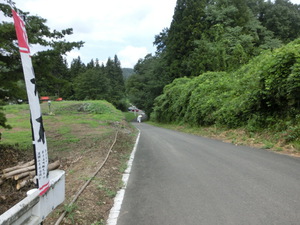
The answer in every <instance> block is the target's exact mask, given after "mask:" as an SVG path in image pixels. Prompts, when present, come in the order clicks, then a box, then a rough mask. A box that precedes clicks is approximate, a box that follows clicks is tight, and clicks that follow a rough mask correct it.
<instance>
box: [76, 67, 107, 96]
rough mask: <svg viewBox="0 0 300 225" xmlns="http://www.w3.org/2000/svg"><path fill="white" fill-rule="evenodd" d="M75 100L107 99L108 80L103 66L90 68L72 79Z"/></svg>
mask: <svg viewBox="0 0 300 225" xmlns="http://www.w3.org/2000/svg"><path fill="white" fill-rule="evenodd" d="M74 91H75V94H74V95H75V99H76V100H88V99H92V100H97V99H108V92H109V80H108V78H107V77H106V74H105V71H104V68H103V67H96V68H90V69H87V70H86V71H84V72H82V73H81V74H79V75H78V76H77V77H76V78H75V79H74Z"/></svg>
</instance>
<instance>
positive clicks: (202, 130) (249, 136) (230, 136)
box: [147, 121, 300, 156]
mask: <svg viewBox="0 0 300 225" xmlns="http://www.w3.org/2000/svg"><path fill="white" fill-rule="evenodd" d="M147 123H149V124H151V125H154V126H159V127H163V128H167V129H172V130H177V131H180V132H184V133H189V134H193V135H198V136H203V137H208V138H214V139H218V140H222V141H224V142H229V143H232V144H235V145H245V146H251V147H257V148H263V149H269V150H272V151H275V152H280V153H283V154H290V155H294V156H300V143H298V142H297V141H294V142H291V143H287V142H286V141H285V140H284V138H283V134H282V133H279V132H272V131H271V130H263V131H261V132H248V131H246V130H245V129H242V128H240V129H227V128H224V127H217V126H211V127H192V126H189V125H178V124H162V123H155V122H153V121H148V122H147Z"/></svg>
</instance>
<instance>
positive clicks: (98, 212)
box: [0, 121, 136, 225]
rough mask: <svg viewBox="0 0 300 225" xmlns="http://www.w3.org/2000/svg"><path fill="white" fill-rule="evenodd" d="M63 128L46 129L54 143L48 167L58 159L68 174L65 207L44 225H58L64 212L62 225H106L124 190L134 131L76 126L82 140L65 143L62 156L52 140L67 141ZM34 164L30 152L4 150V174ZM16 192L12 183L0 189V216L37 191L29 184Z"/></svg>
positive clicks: (0, 165) (0, 162) (0, 154)
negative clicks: (27, 195) (84, 187)
mask: <svg viewBox="0 0 300 225" xmlns="http://www.w3.org/2000/svg"><path fill="white" fill-rule="evenodd" d="M44 122H45V121H44ZM46 123H47V122H46ZM59 126H61V124H59V123H52V124H51V126H49V124H48V125H47V124H46V125H45V127H48V129H47V130H46V136H47V140H50V141H48V154H49V161H50V162H52V161H55V160H58V159H59V160H60V163H61V166H60V168H59V169H61V170H64V171H65V173H66V184H65V186H66V193H65V201H64V203H63V204H61V205H60V206H59V207H57V208H56V209H55V210H54V211H53V212H52V213H51V214H50V215H49V216H48V217H47V218H46V220H45V221H44V222H43V224H44V225H48V224H55V222H56V221H57V219H58V218H59V217H60V215H61V214H62V213H63V211H67V214H66V216H65V218H64V219H63V221H62V223H61V224H80V225H81V224H82V225H85V224H88V225H91V224H93V225H101V224H105V221H106V220H107V217H108V214H109V211H110V209H111V207H112V206H113V199H114V197H115V195H116V193H117V191H118V190H119V189H120V188H121V187H122V186H123V184H122V181H121V177H122V174H123V172H124V170H125V169H126V165H127V164H126V163H127V160H128V158H129V156H130V153H131V151H132V149H133V146H134V143H135V138H136V130H135V129H134V128H133V127H132V126H131V125H130V124H128V123H127V122H125V121H123V122H121V123H118V122H116V123H111V124H103V125H99V127H95V128H93V129H91V128H90V127H89V126H88V125H87V124H73V125H72V126H71V133H72V135H73V136H74V137H77V138H79V139H80V140H79V141H74V142H69V143H66V142H64V146H61V149H62V150H61V151H58V150H57V149H59V148H58V147H57V146H54V145H55V144H52V143H51V139H52V140H53V138H55V140H56V144H57V140H59V139H63V135H61V134H59V133H58V132H57V128H58V127H59ZM116 135H117V136H116ZM115 137H116V140H117V141H116V143H115V145H114V146H113V148H112V151H111V154H110V155H109V158H108V160H107V162H106V163H105V165H104V167H103V168H102V169H101V170H100V171H99V173H98V174H97V175H96V176H95V177H94V178H93V179H92V181H91V183H90V184H89V185H88V186H87V188H86V189H85V190H84V191H83V193H82V194H81V195H80V196H79V198H78V200H77V201H76V202H75V203H74V204H73V205H72V206H69V203H70V202H71V201H72V200H73V198H74V196H75V195H76V194H77V192H78V191H79V189H80V188H81V187H82V186H83V185H84V184H85V182H86V181H87V180H88V179H89V178H91V176H92V174H94V173H95V172H96V170H97V169H98V168H99V166H100V165H101V164H102V163H103V161H104V159H105V158H106V156H107V154H108V152H109V149H110V148H111V146H112V144H113V141H114V139H115ZM53 149H54V150H53ZM66 149H67V150H66ZM32 159H33V152H32V151H25V152H22V151H19V150H18V149H17V147H6V148H4V149H0V171H2V169H4V168H8V167H12V166H15V165H17V164H19V163H20V162H28V161H30V160H32ZM15 186H16V182H15V181H12V180H8V181H5V182H4V183H3V184H2V185H0V215H1V214H2V213H4V212H5V211H6V210H8V209H9V208H11V207H12V206H13V205H15V204H16V203H17V202H19V201H20V200H21V199H23V198H25V197H26V192H27V191H28V190H30V189H32V188H34V187H35V186H34V184H31V185H28V186H26V187H24V188H23V189H21V190H19V191H16V189H15Z"/></svg>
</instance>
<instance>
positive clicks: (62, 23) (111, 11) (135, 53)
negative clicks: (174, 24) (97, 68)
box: [14, 0, 176, 67]
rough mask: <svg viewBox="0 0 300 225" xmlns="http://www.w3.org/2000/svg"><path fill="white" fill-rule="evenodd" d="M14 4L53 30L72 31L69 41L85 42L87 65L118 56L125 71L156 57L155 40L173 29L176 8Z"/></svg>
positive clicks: (38, 0)
mask: <svg viewBox="0 0 300 225" xmlns="http://www.w3.org/2000/svg"><path fill="white" fill-rule="evenodd" d="M14 1H15V2H16V6H17V7H18V8H20V9H21V10H23V11H27V12H30V14H31V15H38V16H41V17H42V18H45V19H47V25H48V26H49V27H50V28H51V29H56V30H61V29H66V28H73V35H70V36H68V37H66V39H67V41H84V42H85V44H84V47H83V48H81V49H80V50H79V51H78V52H79V53H78V54H80V57H81V59H82V60H83V62H84V63H87V62H89V61H90V60H91V59H96V58H98V59H99V60H101V61H107V58H108V57H113V56H114V55H115V54H117V55H118V57H119V59H120V61H121V65H122V66H123V67H125V66H128V67H132V66H133V65H135V64H136V62H137V60H138V59H139V58H144V56H145V55H146V54H148V53H154V48H153V45H152V43H153V41H154V36H155V35H157V34H159V32H160V31H162V29H163V28H165V27H168V26H169V25H170V23H171V20H172V15H173V12H174V7H175V4H176V0H126V1H124V0H112V1H103V0H85V1H78V0H51V1H49V0H14ZM29 41H30V40H29ZM133 46H135V47H133ZM128 49H131V50H128ZM126 51H127V52H126ZM72 52H74V51H72ZM124 52H125V53H124ZM74 54H75V53H70V54H68V58H69V57H72V56H73V55H74ZM120 54H123V55H122V56H121V55H120ZM142 54H144V55H142ZM74 56H76V57H77V56H78V55H76V54H75V55H74ZM133 60H135V61H133ZM68 61H69V60H68Z"/></svg>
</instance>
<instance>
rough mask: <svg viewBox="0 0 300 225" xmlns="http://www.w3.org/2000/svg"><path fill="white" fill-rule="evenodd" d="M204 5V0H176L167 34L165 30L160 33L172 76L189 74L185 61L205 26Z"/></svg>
mask: <svg viewBox="0 0 300 225" xmlns="http://www.w3.org/2000/svg"><path fill="white" fill-rule="evenodd" d="M205 7H206V0H177V3H176V7H175V11H174V16H173V20H172V23H171V26H170V29H169V31H168V35H167V37H165V35H164V33H166V32H163V33H162V35H161V38H164V39H166V41H165V42H166V49H165V50H166V55H165V56H166V58H165V59H166V62H167V65H168V67H169V71H170V76H171V77H173V78H176V77H183V76H189V75H191V72H192V71H191V70H190V69H189V68H187V64H186V62H187V60H188V57H189V55H190V53H191V51H192V50H193V49H194V48H195V43H194V41H195V40H197V39H200V38H201V31H202V30H203V29H204V28H205V27H206V24H205V23H204V21H203V18H205ZM163 42H164V40H163ZM163 42H160V43H163ZM160 48H161V47H160Z"/></svg>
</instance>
